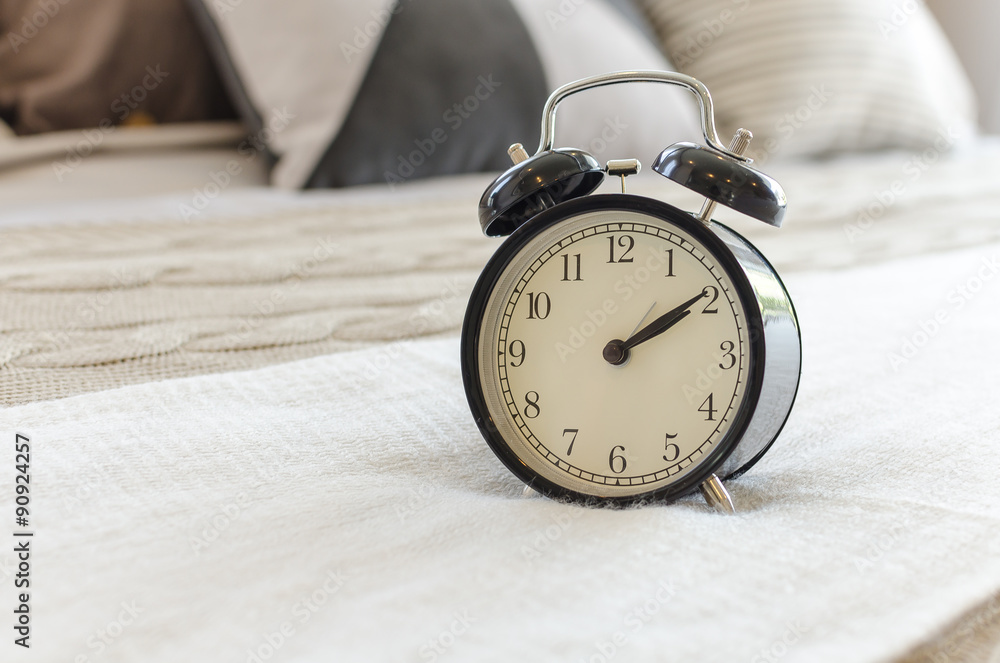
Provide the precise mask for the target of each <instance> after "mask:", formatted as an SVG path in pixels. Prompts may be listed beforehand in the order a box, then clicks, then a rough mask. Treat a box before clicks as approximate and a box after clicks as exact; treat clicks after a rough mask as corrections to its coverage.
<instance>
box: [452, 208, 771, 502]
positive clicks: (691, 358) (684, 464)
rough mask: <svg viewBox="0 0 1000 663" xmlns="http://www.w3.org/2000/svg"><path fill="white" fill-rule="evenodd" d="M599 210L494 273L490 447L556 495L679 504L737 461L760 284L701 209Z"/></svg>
mask: <svg viewBox="0 0 1000 663" xmlns="http://www.w3.org/2000/svg"><path fill="white" fill-rule="evenodd" d="M608 198H610V197H608ZM574 202H577V201H574ZM576 207H581V206H580V205H577V206H576ZM590 207H591V209H589V211H581V212H578V213H572V214H570V215H569V216H567V217H566V218H565V219H563V220H560V221H558V222H556V223H548V224H547V225H545V224H543V225H545V227H543V228H542V229H541V230H538V231H537V232H534V233H531V234H530V236H529V237H528V238H527V239H526V240H522V241H519V242H516V243H515V244H516V247H514V248H513V249H512V251H513V253H510V252H508V254H507V255H505V256H504V257H503V258H504V260H506V262H505V264H503V266H502V267H501V268H497V269H495V270H494V271H495V278H493V277H490V278H488V279H486V280H487V281H488V282H489V284H490V285H491V286H492V289H491V291H490V292H489V294H488V296H487V295H486V294H485V293H483V294H482V297H483V301H484V305H483V306H482V307H481V313H480V315H479V317H478V325H479V328H478V335H477V338H476V340H475V349H474V352H475V355H476V356H475V360H476V363H477V366H478V369H477V372H478V376H477V377H478V385H477V386H478V390H477V393H479V394H480V395H481V396H482V403H483V405H484V406H485V408H486V409H487V411H488V412H487V416H488V419H489V420H490V421H491V423H492V427H495V431H491V432H490V433H489V434H488V435H487V437H488V440H489V442H490V444H491V446H493V448H494V450H495V451H496V452H497V454H498V455H499V456H500V457H501V459H503V460H504V462H505V463H506V464H507V465H508V467H510V468H511V469H512V470H513V471H514V472H515V473H516V474H518V475H519V476H520V477H521V478H522V479H524V480H526V481H528V482H529V483H532V484H533V485H536V486H537V487H539V488H540V489H541V490H543V491H545V492H548V493H550V494H553V493H555V494H560V493H562V494H566V493H568V494H575V495H576V496H597V497H609V498H623V499H627V498H635V497H636V496H646V495H650V494H654V493H655V494H657V495H665V496H666V495H670V496H677V495H678V494H680V493H683V492H688V491H690V490H692V489H693V488H694V487H696V486H697V485H698V484H699V483H700V482H701V481H703V480H704V479H705V478H707V477H708V475H709V474H710V473H711V471H712V468H714V467H715V466H717V465H718V464H719V463H721V462H722V460H724V458H725V456H726V455H727V454H728V452H729V451H730V450H731V448H732V446H733V444H734V443H735V442H736V441H737V440H736V438H738V435H739V433H740V426H741V425H743V423H744V422H745V420H746V418H747V412H748V410H751V409H752V407H753V405H754V404H755V402H756V401H755V395H754V383H755V382H754V380H753V371H754V364H755V357H754V350H753V347H755V346H753V345H752V343H751V332H750V330H751V329H752V328H754V323H755V319H754V318H753V317H752V314H753V313H755V310H754V309H753V308H751V310H750V312H749V313H748V310H747V308H746V306H747V305H746V303H745V302H746V301H747V297H746V296H743V295H741V290H743V291H745V290H746V289H748V286H746V285H744V284H745V277H743V274H742V272H740V271H739V270H738V269H734V268H733V265H735V260H733V259H732V257H731V256H729V258H726V256H727V255H729V254H728V253H727V252H726V251H725V250H724V249H723V248H722V247H723V245H722V243H721V242H719V241H718V240H717V239H716V238H715V236H714V235H713V234H712V233H711V232H710V231H708V230H707V229H706V228H704V227H703V226H701V224H700V223H699V222H697V221H695V220H694V219H693V218H692V217H690V215H686V214H684V213H682V212H680V211H677V210H674V209H673V208H669V207H668V206H666V205H659V207H656V208H655V209H656V210H659V213H656V214H651V213H649V212H646V211H640V210H635V209H624V208H614V206H611V207H610V208H605V209H592V207H593V206H590ZM598 207H602V205H598ZM603 207H608V206H607V205H603ZM661 208H662V209H661ZM583 209H587V207H584V208H583ZM663 209H665V210H668V211H669V212H670V214H669V215H668V214H664V213H663ZM668 217H669V218H668ZM522 237H523V236H522ZM500 262H503V261H502V260H501V261H500ZM734 274H735V276H734ZM741 278H742V279H743V280H740V279H741ZM481 285H482V283H481ZM477 289H478V288H477ZM474 298H475V295H474ZM750 301H753V300H750ZM751 306H753V305H752V304H751ZM757 315H758V319H757V321H756V324H758V325H759V313H758V314H757ZM467 326H468V323H467ZM466 340H468V339H466ZM470 400H471V398H470ZM474 407H475V406H474Z"/></svg>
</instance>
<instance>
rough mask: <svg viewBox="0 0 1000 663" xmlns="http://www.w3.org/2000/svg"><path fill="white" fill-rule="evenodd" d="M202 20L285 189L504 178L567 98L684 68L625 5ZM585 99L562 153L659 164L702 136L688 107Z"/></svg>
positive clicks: (689, 103)
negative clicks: (579, 85)
mask: <svg viewBox="0 0 1000 663" xmlns="http://www.w3.org/2000/svg"><path fill="white" fill-rule="evenodd" d="M192 4H193V6H194V7H195V9H196V10H198V13H199V14H200V16H201V22H202V23H203V27H204V28H205V31H206V34H208V35H209V37H210V41H213V43H214V45H215V52H216V54H217V55H218V56H219V60H220V64H221V68H222V69H223V70H224V73H225V74H226V76H227V77H228V79H229V80H230V82H231V84H232V89H233V90H236V91H237V95H236V96H237V97H238V98H237V105H238V107H242V109H243V115H244V119H245V120H247V121H248V122H249V123H250V124H251V126H252V127H255V128H256V130H257V131H263V132H264V134H265V135H264V136H263V139H264V140H263V141H262V142H263V143H265V144H266V145H267V148H268V149H269V150H270V152H271V153H272V155H273V156H274V157H275V159H276V163H275V166H274V170H273V173H272V180H273V182H274V183H275V184H277V185H279V186H282V187H289V188H297V187H303V186H307V187H318V186H344V185H349V184H362V183H371V182H390V183H392V184H396V183H399V182H402V181H407V180H410V179H416V178H419V177H430V176H434V175H443V174H449V173H461V172H470V171H483V170H499V169H504V168H506V167H508V166H509V165H510V161H509V158H508V156H507V147H508V146H509V145H510V143H512V142H521V143H523V144H524V145H525V147H526V148H527V149H528V151H529V152H533V151H534V148H535V147H536V145H537V142H538V137H539V127H540V122H541V110H542V106H543V104H544V102H545V99H546V98H547V97H548V94H549V93H550V92H551V91H552V90H553V89H555V88H556V87H558V86H559V85H562V84H563V83H567V82H570V81H572V80H575V79H578V78H581V77H584V76H588V75H592V74H599V73H604V72H607V71H613V70H621V69H661V70H662V69H671V68H672V67H671V65H670V63H669V62H668V61H667V60H666V59H665V58H664V57H663V55H662V53H661V52H660V51H659V47H658V44H657V42H656V37H655V34H653V32H652V30H651V29H650V28H649V26H648V24H646V23H645V22H644V21H645V19H644V18H643V17H642V15H641V13H640V12H638V11H637V10H636V9H635V7H634V6H632V5H631V4H630V3H629V2H626V1H625V0H588V2H585V3H579V2H567V1H566V0H492V1H491V2H485V3H469V2H465V1H464V0H421V2H412V1H407V2H402V3H398V4H389V5H388V9H387V8H386V7H387V2H386V0H285V2H282V3H273V2H268V1H266V0H242V2H241V3H240V5H239V7H238V8H235V9H234V8H232V7H230V6H229V5H228V4H227V3H220V2H217V1H214V0H193V2H192ZM584 94H585V95H587V96H580V97H576V98H573V99H571V100H567V101H566V102H565V103H564V104H563V105H562V106H560V113H559V121H558V123H557V127H556V145H557V146H573V147H580V148H584V149H588V150H591V151H593V152H594V153H595V156H597V157H598V158H600V159H602V160H606V159H611V158H622V157H638V158H640V159H643V160H644V161H646V162H647V163H649V162H651V161H652V159H653V157H655V155H656V154H657V153H658V152H659V150H660V149H662V148H663V147H664V146H665V145H666V144H668V143H670V142H674V141H676V140H681V139H698V138H699V137H700V135H701V131H700V128H699V125H698V114H697V104H696V102H695V101H694V98H693V97H691V96H690V93H687V92H686V91H683V90H680V89H677V88H668V87H666V86H662V85H660V86H651V85H648V84H645V85H633V86H621V85H619V86H614V87H613V88H609V89H601V90H596V91H594V92H592V93H584ZM578 99H579V100H578ZM269 123H274V126H273V127H271V129H272V130H271V131H268V124H269Z"/></svg>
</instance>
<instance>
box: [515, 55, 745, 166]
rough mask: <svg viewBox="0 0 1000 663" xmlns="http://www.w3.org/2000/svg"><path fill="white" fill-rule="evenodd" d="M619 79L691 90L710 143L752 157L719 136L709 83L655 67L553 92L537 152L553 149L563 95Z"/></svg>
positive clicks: (737, 157)
mask: <svg viewBox="0 0 1000 663" xmlns="http://www.w3.org/2000/svg"><path fill="white" fill-rule="evenodd" d="M617 83H667V84H669V85H679V86H680V87H684V88H687V89H689V90H691V92H693V93H694V95H695V96H696V97H697V98H698V104H699V106H700V107H701V130H702V133H703V134H704V136H705V142H706V143H707V144H708V146H709V147H711V148H712V149H713V150H715V151H717V152H720V153H722V154H725V155H726V156H728V157H729V158H731V159H735V160H737V161H741V162H744V163H747V162H749V161H750V159H748V158H747V157H745V156H743V155H741V154H737V153H735V152H730V151H729V150H728V149H727V148H726V146H725V145H723V144H722V142H721V141H720V140H719V136H718V134H717V133H716V131H715V113H714V110H713V107H712V95H711V94H709V92H708V88H707V87H705V84H704V83H702V82H701V81H699V80H698V79H697V78H692V77H691V76H686V75H685V74H678V73H676V72H673V71H654V70H641V71H615V72H611V73H609V74H600V75H598V76H591V77H589V78H581V79H580V80H578V81H574V82H572V83H567V84H566V85H563V86H562V87H561V88H559V89H558V90H556V91H555V92H553V93H552V94H551V95H550V96H549V99H548V101H546V102H545V109H544V110H543V111H542V137H541V140H540V141H539V143H538V151H537V152H535V154H540V153H542V152H546V151H548V150H551V149H552V144H553V140H554V138H555V127H556V107H557V106H558V105H559V103H560V102H561V101H562V100H563V99H565V98H566V97H568V96H570V95H572V94H576V93H577V92H582V91H584V90H589V89H591V88H596V87H603V86H605V85H615V84H617Z"/></svg>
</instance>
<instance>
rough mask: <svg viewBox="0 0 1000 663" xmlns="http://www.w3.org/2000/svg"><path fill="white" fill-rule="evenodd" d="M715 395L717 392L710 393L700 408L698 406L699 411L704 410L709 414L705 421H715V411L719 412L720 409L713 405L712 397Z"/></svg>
mask: <svg viewBox="0 0 1000 663" xmlns="http://www.w3.org/2000/svg"><path fill="white" fill-rule="evenodd" d="M714 395H715V394H709V395H708V398H706V399H705V402H704V403H702V404H701V407H700V408H698V412H704V413H705V414H707V415H708V416H707V417H705V421H715V413H716V412H718V410H716V409H715V408H714V407H713V406H712V397H713V396H714Z"/></svg>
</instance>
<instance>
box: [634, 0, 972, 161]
mask: <svg viewBox="0 0 1000 663" xmlns="http://www.w3.org/2000/svg"><path fill="white" fill-rule="evenodd" d="M640 2H641V4H642V5H643V8H644V9H645V11H646V12H647V14H648V16H649V17H650V19H651V21H652V23H653V24H654V26H655V28H656V30H657V33H658V34H659V36H660V39H661V42H662V44H663V47H664V49H665V51H666V53H667V54H668V55H669V56H671V57H672V58H673V59H674V62H675V64H676V65H677V66H678V68H679V69H680V70H681V71H684V72H685V73H688V74H691V75H692V76H694V77H696V78H699V79H701V80H702V81H703V82H704V83H705V84H706V85H708V87H709V88H710V89H711V91H712V95H713V97H714V99H715V101H716V111H717V117H718V120H719V125H720V132H721V133H725V134H730V133H732V132H733V131H734V130H735V129H737V128H738V127H740V126H745V127H746V128H748V129H750V130H751V131H753V132H754V135H755V138H754V141H753V143H752V145H751V149H750V154H751V155H752V156H754V157H755V158H756V159H758V161H766V160H767V159H768V158H770V157H773V156H775V155H778V154H780V155H782V156H795V155H816V154H824V153H831V152H839V151H847V150H866V149H875V148H884V147H900V148H925V147H928V146H933V145H935V144H937V146H938V147H941V146H944V145H950V144H951V143H953V142H955V141H956V140H961V139H962V138H963V137H964V138H968V137H970V136H971V135H972V134H974V133H975V110H974V109H975V100H974V96H973V93H972V90H971V87H970V85H969V83H968V80H967V78H966V76H965V74H964V72H963V70H962V68H961V65H960V64H959V62H958V60H957V58H956V57H955V55H954V52H953V51H952V50H951V47H950V45H949V44H948V42H947V40H946V39H945V37H944V36H943V34H942V33H941V30H940V28H939V27H938V25H937V24H936V23H935V22H934V19H933V17H932V16H931V15H930V14H929V12H928V11H927V9H926V8H925V7H924V5H923V4H922V3H921V2H918V1H917V0H907V1H905V2H903V1H900V0H836V1H830V0H827V1H817V0H640ZM942 137H943V138H942Z"/></svg>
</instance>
